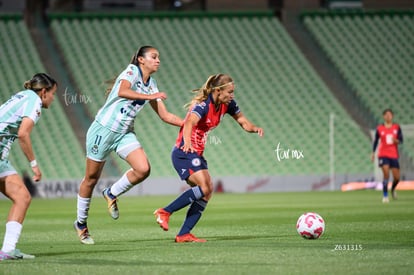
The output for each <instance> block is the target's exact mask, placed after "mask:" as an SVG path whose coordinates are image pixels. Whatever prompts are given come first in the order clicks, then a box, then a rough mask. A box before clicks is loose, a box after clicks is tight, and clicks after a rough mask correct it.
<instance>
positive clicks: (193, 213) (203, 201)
mask: <svg viewBox="0 0 414 275" xmlns="http://www.w3.org/2000/svg"><path fill="white" fill-rule="evenodd" d="M196 92H198V93H197V95H196V96H195V97H194V99H193V100H192V101H191V102H190V103H189V104H188V106H189V111H188V113H187V116H186V118H185V120H184V125H183V127H181V129H180V132H179V134H178V138H177V140H176V143H175V147H174V148H173V151H172V162H173V165H174V168H175V169H176V170H177V173H178V175H179V176H180V177H181V179H182V180H185V181H187V184H188V185H190V186H191V187H192V188H191V189H188V190H187V191H185V192H184V193H182V194H181V195H180V196H179V197H178V198H177V199H175V200H174V201H173V202H171V203H170V204H169V205H168V206H166V207H164V208H159V209H157V210H155V212H154V215H155V217H156V220H157V223H158V224H159V225H160V227H161V228H162V229H164V230H165V231H167V230H168V221H169V217H170V215H171V214H173V213H174V212H175V211H178V210H180V209H182V208H184V207H185V206H187V205H190V207H189V209H188V212H187V216H186V218H185V220H184V224H183V225H182V227H181V230H180V232H179V233H178V235H177V236H176V237H175V241H176V242H178V243H181V242H205V241H206V240H204V239H199V238H197V237H195V236H194V235H193V234H191V233H190V232H191V230H192V229H193V227H194V226H195V225H196V224H197V222H198V221H199V219H200V218H201V214H202V212H203V211H204V209H205V208H206V206H207V202H208V201H209V199H210V197H211V194H212V190H213V183H212V180H211V177H210V174H209V172H208V168H207V161H206V160H205V159H204V157H203V151H204V146H205V143H206V140H207V134H208V132H209V131H210V130H212V129H214V128H215V127H217V126H218V124H219V123H220V121H221V119H222V117H223V116H224V115H225V114H229V115H231V116H232V117H233V118H234V119H235V120H236V121H237V122H238V123H239V124H240V126H241V127H242V128H243V129H244V130H245V131H247V132H251V133H258V135H259V136H263V134H264V132H263V129H262V128H260V127H257V126H255V125H254V124H252V123H251V122H250V121H249V120H248V119H247V118H246V117H245V116H244V115H243V113H242V112H240V109H239V107H238V106H237V103H236V102H235V101H234V99H233V98H234V83H233V80H232V78H231V77H230V76H228V75H226V74H217V75H212V76H210V77H209V78H208V79H207V81H206V83H205V84H204V85H203V87H202V88H200V89H199V90H196Z"/></svg>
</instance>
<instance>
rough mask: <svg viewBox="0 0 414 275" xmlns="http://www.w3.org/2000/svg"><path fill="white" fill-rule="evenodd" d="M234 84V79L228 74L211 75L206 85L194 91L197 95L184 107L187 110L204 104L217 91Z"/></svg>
mask: <svg viewBox="0 0 414 275" xmlns="http://www.w3.org/2000/svg"><path fill="white" fill-rule="evenodd" d="M231 83H233V79H232V78H231V77H230V76H229V75H226V74H215V75H210V76H209V77H208V79H207V81H206V82H205V83H204V85H203V86H202V87H201V88H199V89H195V90H193V93H195V94H196V95H195V96H194V97H193V99H192V100H191V101H190V102H188V103H187V104H185V105H184V108H185V109H189V108H191V106H193V105H194V104H198V103H201V102H203V101H204V100H206V99H207V98H208V96H209V95H210V94H211V92H213V91H214V90H216V89H222V88H224V87H225V86H227V85H229V84H231Z"/></svg>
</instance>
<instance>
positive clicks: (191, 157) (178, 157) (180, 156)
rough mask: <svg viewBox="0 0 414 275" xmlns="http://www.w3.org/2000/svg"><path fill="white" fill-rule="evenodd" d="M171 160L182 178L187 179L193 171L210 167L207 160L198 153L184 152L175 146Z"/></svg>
mask: <svg viewBox="0 0 414 275" xmlns="http://www.w3.org/2000/svg"><path fill="white" fill-rule="evenodd" d="M171 160H172V163H173V165H174V168H175V170H176V171H177V173H178V175H179V176H180V178H181V179H182V180H187V179H188V177H189V176H191V175H192V174H193V173H195V172H197V171H200V170H203V169H208V167H207V161H206V160H205V159H204V157H203V156H200V155H199V154H197V153H184V151H183V150H181V149H178V148H177V147H175V146H174V148H173V150H172V152H171Z"/></svg>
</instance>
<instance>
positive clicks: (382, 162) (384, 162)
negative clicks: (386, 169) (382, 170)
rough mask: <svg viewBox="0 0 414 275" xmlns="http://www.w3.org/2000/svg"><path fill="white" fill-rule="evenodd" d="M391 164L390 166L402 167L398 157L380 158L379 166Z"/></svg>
mask: <svg viewBox="0 0 414 275" xmlns="http://www.w3.org/2000/svg"><path fill="white" fill-rule="evenodd" d="M383 165H389V166H390V168H400V163H399V162H398V159H393V158H378V166H379V167H381V166H383Z"/></svg>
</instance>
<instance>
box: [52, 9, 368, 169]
mask: <svg viewBox="0 0 414 275" xmlns="http://www.w3.org/2000/svg"><path fill="white" fill-rule="evenodd" d="M51 28H52V30H53V33H54V35H55V38H56V40H57V42H58V44H59V46H60V48H61V49H62V52H63V55H64V57H65V59H66V62H67V64H68V65H69V68H70V71H71V72H72V74H73V77H74V79H75V81H76V83H77V85H78V88H79V89H80V90H81V91H82V93H83V94H89V95H90V96H91V99H92V101H93V103H91V104H88V105H87V108H89V109H90V112H91V113H92V114H95V113H96V111H97V110H98V108H99V107H100V106H101V105H102V103H103V102H104V96H103V95H104V90H105V85H103V82H104V81H105V80H107V79H110V78H113V77H115V76H116V75H117V74H119V72H120V71H121V70H123V69H124V67H125V66H126V65H127V64H128V62H129V60H130V58H131V56H132V55H133V54H134V52H135V51H136V49H137V48H138V47H140V46H142V45H146V44H150V45H154V46H156V47H157V48H158V49H159V51H160V53H161V68H160V71H159V72H157V73H156V74H155V75H154V77H155V78H156V79H157V81H158V85H159V87H160V89H161V90H162V91H166V92H167V94H168V96H169V98H168V99H167V101H166V105H167V107H168V108H169V110H170V111H172V112H174V113H177V114H179V115H181V116H184V115H185V110H184V109H183V108H182V106H183V105H184V103H186V102H187V101H189V100H190V99H191V96H192V95H191V93H189V91H191V90H192V89H194V88H197V87H199V86H201V85H202V84H203V83H204V81H205V80H206V79H207V77H208V76H209V75H211V74H215V73H219V72H224V73H228V74H230V75H231V76H232V77H233V78H234V80H235V82H236V100H237V101H238V103H239V105H240V107H241V109H242V111H243V112H244V113H245V114H246V116H247V117H248V118H250V120H251V121H253V122H254V123H256V124H257V125H260V126H262V127H263V128H264V129H265V132H266V134H265V137H264V138H263V139H260V138H258V137H257V136H256V135H249V134H246V133H244V132H243V131H241V129H240V127H239V126H238V125H237V124H236V123H235V122H234V121H231V119H229V118H225V121H224V123H223V125H220V127H218V128H217V129H215V130H214V131H213V132H212V133H210V138H209V139H208V140H207V149H206V158H207V160H208V161H209V168H210V169H211V171H212V174H214V175H217V176H220V175H288V174H327V173H328V172H329V127H328V125H329V115H330V114H331V113H334V114H335V117H336V118H337V119H336V122H335V144H336V146H335V154H336V156H337V157H336V160H335V167H336V172H337V173H364V172H365V173H367V172H369V171H371V170H372V164H370V162H369V160H368V156H369V151H370V141H369V139H368V138H367V137H366V136H364V134H363V133H362V131H361V130H360V129H359V128H358V127H357V126H356V125H355V124H354V123H353V122H352V120H351V119H350V117H349V116H348V114H347V113H346V111H345V110H344V109H343V108H342V107H341V105H340V104H339V103H338V102H337V101H336V100H335V98H334V97H333V96H332V94H331V93H330V91H329V90H328V89H327V87H326V86H325V85H324V84H323V82H322V81H321V79H320V78H319V77H318V76H317V74H316V72H315V71H314V70H313V69H312V68H311V66H310V65H309V63H308V62H307V61H306V59H305V58H304V56H303V55H302V54H301V52H300V51H299V50H298V48H297V47H296V45H295V44H294V42H293V41H292V40H291V38H290V37H289V35H288V34H287V33H286V31H285V30H284V28H283V26H282V25H281V24H280V22H279V21H278V20H277V19H276V18H275V17H273V16H272V15H271V14H262V15H246V14H244V15H240V16H220V15H215V16H177V17H172V16H164V17H162V16H153V17H146V16H142V17H135V18H134V17H126V18H120V17H113V18H111V17H105V16H99V17H89V16H84V17H82V16H71V17H64V16H56V17H53V18H52V22H51ZM258 41H260V43H258ZM136 132H137V136H138V138H139V140H140V141H141V142H142V144H143V146H144V148H145V150H146V152H147V154H148V156H149V159H150V161H151V164H152V175H153V176H154V177H165V176H175V171H174V170H173V168H172V166H171V161H170V150H171V147H172V145H173V143H174V140H175V138H176V135H177V132H178V129H177V128H175V127H171V126H169V125H166V124H163V123H162V122H161V121H160V120H159V119H158V118H157V117H156V115H155V114H154V112H152V110H151V108H150V107H147V108H145V109H144V110H143V111H142V113H141V114H140V115H139V116H138V117H137V119H136ZM278 144H279V149H280V150H279V154H280V153H282V152H285V153H287V152H288V156H289V158H290V159H288V160H280V161H279V160H278V158H277V154H276V153H277V152H276V151H275V150H276V149H277V146H278ZM292 150H297V151H302V153H303V155H304V158H300V159H292ZM117 161H118V164H119V167H120V171H122V170H124V169H126V166H125V164H124V163H123V162H122V161H121V160H118V159H117Z"/></svg>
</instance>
